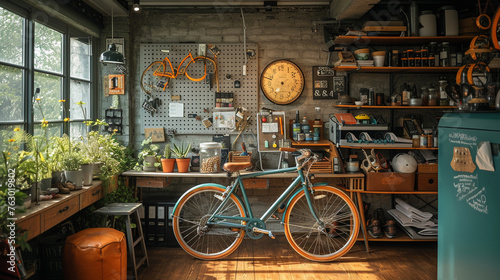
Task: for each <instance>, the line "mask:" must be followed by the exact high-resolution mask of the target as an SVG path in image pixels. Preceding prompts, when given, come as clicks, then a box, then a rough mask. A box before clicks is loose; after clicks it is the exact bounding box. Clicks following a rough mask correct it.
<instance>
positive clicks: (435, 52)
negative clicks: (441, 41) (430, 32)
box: [429, 42, 439, 67]
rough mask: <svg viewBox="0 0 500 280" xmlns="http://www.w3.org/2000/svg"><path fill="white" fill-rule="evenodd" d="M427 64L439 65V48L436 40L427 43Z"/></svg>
mask: <svg viewBox="0 0 500 280" xmlns="http://www.w3.org/2000/svg"><path fill="white" fill-rule="evenodd" d="M431 58H432V59H431ZM432 60H434V61H432ZM429 66H431V67H433V66H439V48H438V43H437V42H430V43H429Z"/></svg>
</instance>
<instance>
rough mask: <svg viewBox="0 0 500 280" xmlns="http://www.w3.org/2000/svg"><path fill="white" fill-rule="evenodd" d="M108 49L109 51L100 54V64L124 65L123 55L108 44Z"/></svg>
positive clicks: (113, 45)
mask: <svg viewBox="0 0 500 280" xmlns="http://www.w3.org/2000/svg"><path fill="white" fill-rule="evenodd" d="M108 47H109V49H108V50H107V51H105V52H103V53H101V57H100V59H99V60H100V61H101V62H102V63H116V64H123V63H124V59H123V54H122V53H120V52H117V51H116V45H115V44H110V45H109V46H108Z"/></svg>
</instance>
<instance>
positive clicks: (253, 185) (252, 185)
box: [241, 178, 269, 190]
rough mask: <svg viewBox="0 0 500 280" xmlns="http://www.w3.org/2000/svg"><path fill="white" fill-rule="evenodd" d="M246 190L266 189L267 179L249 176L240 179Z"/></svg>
mask: <svg viewBox="0 0 500 280" xmlns="http://www.w3.org/2000/svg"><path fill="white" fill-rule="evenodd" d="M241 181H242V182H243V186H244V187H245V189H246V190H250V189H268V188H269V181H268V180H267V179H258V178H249V179H243V180H241Z"/></svg>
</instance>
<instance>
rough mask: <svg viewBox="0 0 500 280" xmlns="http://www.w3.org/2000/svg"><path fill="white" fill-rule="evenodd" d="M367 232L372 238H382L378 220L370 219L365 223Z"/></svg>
mask: <svg viewBox="0 0 500 280" xmlns="http://www.w3.org/2000/svg"><path fill="white" fill-rule="evenodd" d="M367 231H368V234H370V236H371V237H373V238H379V237H380V236H382V226H381V223H380V220H377V219H370V220H368V223H367Z"/></svg>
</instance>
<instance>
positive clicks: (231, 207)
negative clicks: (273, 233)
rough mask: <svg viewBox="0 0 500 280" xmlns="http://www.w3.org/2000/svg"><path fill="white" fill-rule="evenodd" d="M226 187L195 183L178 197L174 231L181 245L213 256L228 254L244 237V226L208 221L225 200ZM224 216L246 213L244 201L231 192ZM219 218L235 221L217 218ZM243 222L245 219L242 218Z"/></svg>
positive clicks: (206, 256)
mask: <svg viewBox="0 0 500 280" xmlns="http://www.w3.org/2000/svg"><path fill="white" fill-rule="evenodd" d="M223 193H224V188H222V187H219V186H210V185H208V186H202V187H195V188H192V189H190V190H189V191H187V192H186V193H185V194H184V195H182V197H181V198H180V199H179V202H178V205H177V208H176V209H175V212H174V213H173V229H174V235H175V238H176V239H177V241H178V242H179V244H180V245H181V247H182V248H183V249H184V250H185V251H186V252H187V253H188V254H190V255H192V256H193V257H196V258H199V259H204V260H213V259H219V258H223V257H226V256H228V255H229V254H231V253H232V252H234V251H235V250H236V249H237V248H238V246H239V245H240V244H241V242H242V241H243V236H244V235H245V231H244V230H243V229H237V228H228V227H224V226H217V225H207V224H206V223H207V220H208V219H209V218H210V217H211V216H212V214H213V213H214V211H215V210H216V209H217V207H219V205H220V204H221V203H222V194H223ZM217 214H218V215H221V216H233V217H245V211H244V208H243V205H242V204H241V203H240V201H239V199H238V198H237V197H236V196H235V195H234V194H232V195H231V196H230V199H229V200H228V202H227V204H226V205H225V206H224V208H223V209H222V211H221V212H219V213H217ZM216 222H236V221H235V220H226V219H218V220H216ZM241 223H242V224H244V222H243V221H242V222H241Z"/></svg>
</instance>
